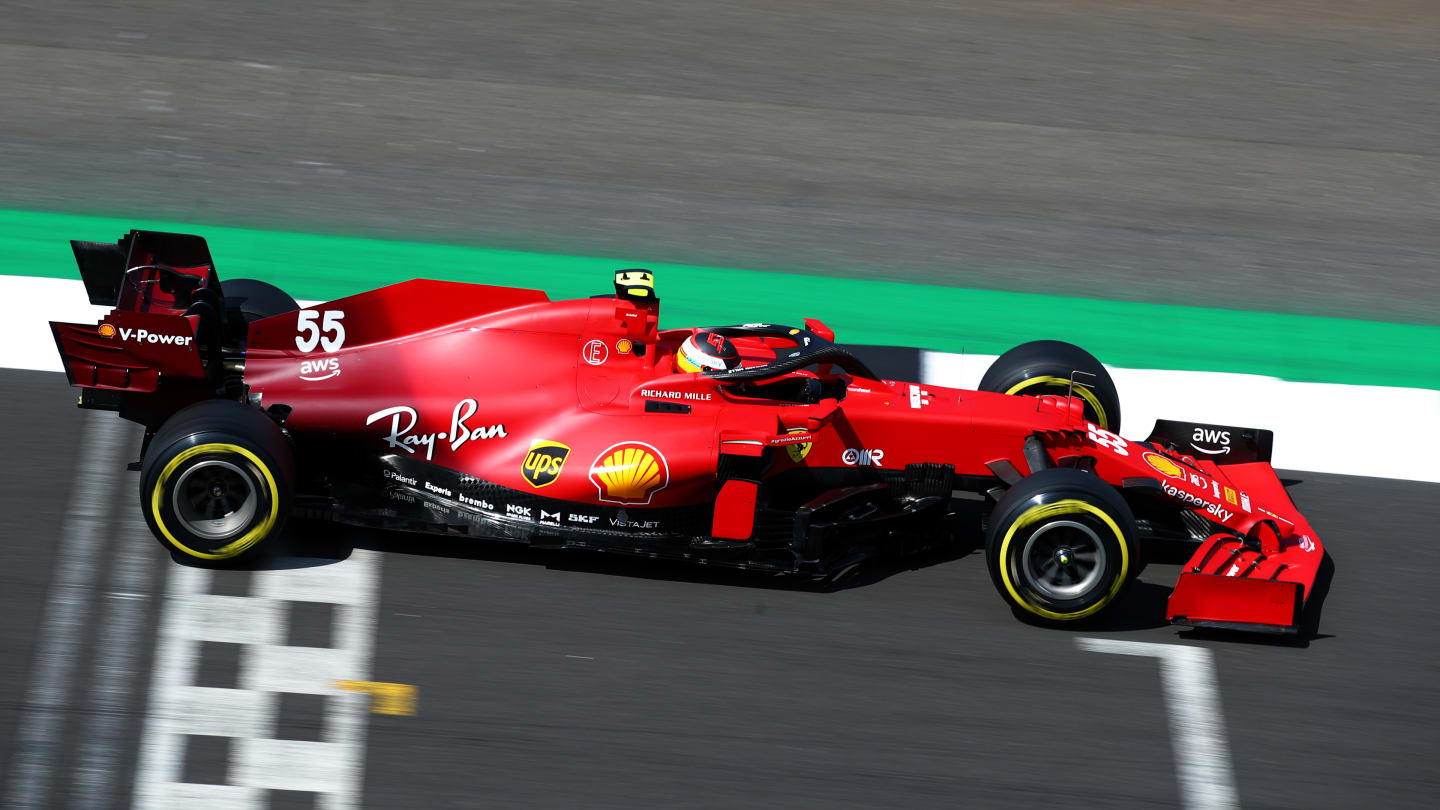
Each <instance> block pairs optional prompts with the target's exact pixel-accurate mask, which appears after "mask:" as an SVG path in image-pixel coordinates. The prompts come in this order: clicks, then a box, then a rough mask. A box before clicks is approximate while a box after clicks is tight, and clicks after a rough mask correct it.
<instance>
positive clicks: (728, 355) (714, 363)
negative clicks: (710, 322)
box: [675, 329, 740, 372]
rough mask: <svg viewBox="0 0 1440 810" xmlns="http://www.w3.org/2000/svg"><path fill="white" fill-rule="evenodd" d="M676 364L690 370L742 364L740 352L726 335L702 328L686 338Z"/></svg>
mask: <svg viewBox="0 0 1440 810" xmlns="http://www.w3.org/2000/svg"><path fill="white" fill-rule="evenodd" d="M675 365H676V366H679V368H680V370H681V371H689V372H696V371H706V370H719V369H726V368H735V367H736V366H738V365H740V352H739V350H737V349H736V348H735V344H734V343H731V342H730V340H729V338H726V337H725V336H724V335H717V334H715V333H714V332H708V331H706V330H704V329H701V330H699V331H697V332H696V333H695V334H693V335H691V336H690V337H688V338H685V342H684V343H682V344H681V345H680V351H679V352H678V353H676V355H675Z"/></svg>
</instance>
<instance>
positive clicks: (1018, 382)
mask: <svg viewBox="0 0 1440 810" xmlns="http://www.w3.org/2000/svg"><path fill="white" fill-rule="evenodd" d="M1076 371H1079V372H1083V374H1082V375H1080V376H1077V377H1076V378H1075V386H1074V389H1073V390H1074V394H1075V396H1077V397H1079V398H1080V400H1081V401H1082V402H1083V403H1084V404H1085V418H1086V419H1089V420H1090V421H1092V422H1094V423H1095V424H1097V425H1099V426H1100V427H1102V428H1105V429H1106V430H1109V431H1112V432H1115V433H1119V432H1120V393H1119V392H1118V391H1116V390H1115V382H1114V381H1113V380H1111V379H1110V373H1109V372H1107V371H1106V370H1105V366H1103V365H1101V364H1100V361H1099V360H1096V359H1095V357H1094V355H1092V354H1090V353H1089V352H1087V351H1085V350H1084V349H1082V348H1080V347H1079V346H1076V345H1075V344H1073V343H1065V342H1063V341H1059V340H1034V341H1031V342H1029V343H1022V344H1020V345H1019V346H1016V347H1015V348H1013V349H1011V350H1010V351H1008V352H1005V353H1004V354H1002V355H1000V356H999V357H997V358H995V362H993V363H991V364H990V368H988V369H986V371H985V376H984V377H981V378H980V385H979V389H980V390H981V391H994V392H996V393H999V394H1019V395H1023V396H1039V395H1041V394H1053V395H1057V396H1062V397H1063V396H1065V394H1066V393H1067V392H1069V391H1071V386H1070V375H1071V374H1073V373H1074V372H1076Z"/></svg>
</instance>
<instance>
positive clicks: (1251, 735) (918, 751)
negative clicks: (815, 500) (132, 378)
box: [0, 371, 1440, 808]
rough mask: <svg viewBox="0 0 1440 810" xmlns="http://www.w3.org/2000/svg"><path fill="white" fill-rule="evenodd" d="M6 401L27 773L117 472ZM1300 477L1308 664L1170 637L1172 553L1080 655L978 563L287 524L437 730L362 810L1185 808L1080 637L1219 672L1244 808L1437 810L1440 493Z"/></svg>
mask: <svg viewBox="0 0 1440 810" xmlns="http://www.w3.org/2000/svg"><path fill="white" fill-rule="evenodd" d="M0 390H4V391H5V392H6V406H5V412H6V421H7V422H8V423H9V424H11V425H15V426H21V427H23V429H19V428H18V427H17V429H15V430H13V431H12V432H11V433H10V434H9V435H8V437H7V440H6V441H7V457H8V459H9V460H8V462H7V465H6V476H5V483H4V487H3V490H0V491H3V496H0V497H3V501H0V531H3V536H4V537H5V546H6V564H5V566H4V567H3V568H0V686H3V687H4V697H3V699H0V762H7V763H8V762H11V761H12V754H13V753H14V752H13V746H14V744H15V739H16V724H17V722H18V720H19V717H20V714H21V712H22V710H24V709H25V707H24V705H23V700H22V699H21V695H22V694H23V690H24V689H25V686H26V683H27V679H28V678H29V676H30V669H31V667H32V665H33V662H34V654H35V651H36V648H37V645H38V644H39V642H40V639H38V638H37V635H36V634H37V630H38V625H39V623H40V616H39V613H40V606H41V605H42V604H43V603H44V601H45V599H46V596H47V594H48V593H49V591H50V589H51V588H52V587H53V586H52V578H53V576H55V569H56V565H57V562H58V561H57V559H56V552H55V549H56V547H57V544H58V543H59V542H61V538H60V537H59V536H58V534H59V532H60V526H61V522H62V519H63V517H64V515H63V512H64V511H65V503H66V500H67V498H68V497H69V496H70V494H71V490H72V487H73V484H72V482H73V481H74V479H75V475H76V465H77V464H82V465H83V464H84V463H85V460H87V459H88V458H89V457H90V455H89V454H88V453H87V452H86V448H84V447H80V446H78V442H79V441H80V438H79V437H80V435H81V430H80V426H81V419H82V412H80V411H79V410H77V409H74V408H71V407H68V405H69V403H70V402H71V401H73V400H71V398H70V393H69V391H68V390H67V388H66V387H65V383H64V378H63V377H62V376H60V375H58V374H50V373H45V372H17V371H5V372H0ZM132 433H133V431H132ZM135 438H137V437H135V436H131V440H132V441H133V440H134V439H135ZM132 448H133V445H132ZM134 475H135V474H134V473H128V474H122V475H120V476H118V477H117V479H118V480H116V483H115V484H114V486H116V487H118V491H117V493H115V495H114V497H115V498H116V499H117V500H116V504H117V506H116V508H115V510H114V515H113V519H112V520H111V521H109V530H108V531H107V532H106V543H107V546H106V549H107V550H106V551H105V552H104V555H105V556H104V559H105V560H106V561H108V560H110V559H111V558H113V556H114V555H115V554H116V552H117V550H118V549H119V548H120V547H121V544H123V543H141V544H145V547H146V548H147V549H151V546H152V545H153V541H151V540H150V539H149V538H148V537H146V536H144V535H143V531H142V532H139V533H136V532H133V531H132V529H133V527H134V526H135V525H136V524H138V523H139V515H138V510H137V509H136V506H135V504H134V502H133V498H134V495H133V492H134V489H133V488H134V486H135V482H134ZM1294 475H1295V477H1297V478H1303V480H1302V481H1300V482H1298V483H1296V484H1294V485H1293V486H1292V488H1291V493H1292V496H1293V497H1294V498H1295V499H1296V501H1297V503H1298V504H1299V506H1300V507H1301V509H1303V510H1304V511H1305V512H1306V514H1307V515H1309V516H1310V517H1311V519H1312V522H1313V524H1314V525H1315V527H1316V529H1317V530H1318V532H1319V533H1320V534H1321V536H1322V537H1323V538H1324V540H1325V542H1326V544H1327V548H1328V549H1329V552H1330V555H1331V558H1332V560H1333V563H1334V565H1333V577H1326V576H1323V575H1322V585H1321V588H1320V591H1318V592H1317V597H1316V598H1317V600H1318V601H1317V602H1316V603H1315V604H1314V605H1312V609H1311V610H1310V611H1309V613H1308V615H1307V620H1306V624H1307V629H1306V632H1305V633H1304V634H1303V635H1302V636H1301V638H1300V639H1298V640H1297V641H1295V642H1293V643H1288V644H1287V643H1274V642H1272V641H1268V640H1254V639H1250V638H1248V637H1234V636H1227V635H1221V636H1214V635H1204V634H1198V633H1194V632H1186V631H1181V630H1180V629H1178V628H1174V627H1170V626H1165V625H1162V624H1160V616H1161V612H1162V610H1163V604H1164V598H1165V596H1166V594H1167V593H1168V589H1169V585H1170V583H1171V582H1172V581H1173V578H1174V576H1175V575H1176V573H1177V570H1178V562H1179V558H1178V556H1177V555H1176V554H1175V553H1174V551H1173V550H1167V549H1153V550H1152V551H1151V552H1150V554H1149V556H1150V558H1151V561H1150V565H1149V567H1148V568H1147V569H1146V570H1145V572H1144V574H1143V575H1142V579H1141V581H1140V583H1139V584H1138V586H1137V587H1136V588H1134V590H1133V591H1131V592H1130V593H1129V595H1128V596H1127V597H1126V598H1125V599H1124V601H1123V602H1122V603H1121V604H1119V605H1118V607H1117V608H1116V610H1115V612H1114V614H1113V615H1112V616H1111V618H1109V619H1108V620H1106V621H1104V622H1103V623H1101V624H1098V625H1093V626H1090V627H1085V628H1080V629H1078V630H1076V631H1056V630H1046V629H1040V628H1035V627H1031V626H1027V625H1025V624H1021V623H1019V622H1017V621H1016V620H1015V618H1014V617H1013V616H1012V615H1011V613H1010V611H1009V610H1008V609H1006V608H1005V607H1004V605H1003V604H1002V603H1001V601H1000V599H999V597H998V596H997V595H996V594H995V592H994V590H993V589H992V587H991V584H990V582H989V579H988V577H987V575H986V573H985V569H984V564H983V559H982V556H981V555H980V554H979V552H977V551H974V550H972V549H970V548H969V547H968V546H967V544H966V543H965V542H964V541H963V540H962V543H961V545H960V546H959V548H958V551H957V553H956V554H954V555H950V556H952V557H954V558H953V559H933V560H932V559H926V560H917V561H915V565H913V566H909V565H907V566H900V567H888V568H887V567H882V568H878V569H875V570H873V571H871V572H869V573H867V574H866V575H864V576H863V577H862V579H861V581H860V583H859V584H857V585H856V586H854V587H850V588H848V589H843V590H840V591H836V592H824V591H819V590H815V589H811V588H807V587H798V586H796V585H793V584H787V583H786V582H783V581H779V582H777V581H775V580H773V579H771V578H768V577H756V576H754V575H750V574H743V573H729V572H719V571H712V570H707V569H700V568H696V567H688V566H679V565H668V564H659V563H656V562H653V561H649V560H636V559H630V558H616V557H608V556H605V555H587V554H555V553H542V552H537V551H532V550H530V549H527V548H521V547H513V546H508V545H503V544H489V543H484V542H469V543H466V542H454V541H441V540H429V539H425V538H421V537H416V536H412V535H404V534H393V533H382V532H368V531H359V530H350V529H336V528H332V527H330V526H327V525H316V524H308V523H297V524H293V525H292V526H291V528H290V529H289V530H287V534H288V538H287V540H286V545H287V549H286V552H285V553H286V554H289V555H301V556H304V557H308V558H310V559H306V560H303V561H302V562H303V563H304V564H311V565H324V564H327V563H328V562H330V561H332V560H334V559H340V558H344V557H345V556H347V555H348V554H350V553H352V550H353V549H355V548H366V549H376V550H378V551H380V553H381V560H382V562H381V571H382V573H381V587H380V599H379V612H378V614H379V618H378V637H377V639H376V646H375V659H374V664H373V672H374V677H375V678H377V679H378V680H383V681H391V682H399V683H407V684H412V685H415V686H416V687H417V688H418V690H419V707H420V708H419V712H418V714H417V715H415V716H412V717H389V716H382V715H371V716H370V723H369V733H368V738H367V752H366V758H365V762H366V768H365V774H364V806H365V807H370V808H398V807H417V806H424V807H427V808H430V807H433V808H442V807H456V808H461V807H465V808H469V807H537V808H541V807H547V808H548V807H576V806H585V807H599V808H611V807H613V808H633V807H717V808H718V807H776V808H782V807H783V808H794V807H856V808H859V807H866V808H873V807H956V806H964V807H1006V808H1011V807H1016V806H1021V807H1028V806H1042V805H1044V806H1107V807H1157V806H1175V805H1177V804H1178V803H1179V800H1180V799H1179V792H1178V788H1177V784H1176V775H1175V774H1176V763H1175V760H1174V757H1173V756H1172V754H1171V746H1170V737H1169V733H1168V730H1167V720H1166V706H1165V697H1164V693H1163V690H1162V688H1161V681H1160V678H1159V675H1158V668H1157V665H1156V662H1155V660H1154V659H1149V658H1135V657H1130V656H1113V655H1101V654H1096V653H1091V652H1082V651H1080V650H1079V649H1078V648H1077V645H1076V639H1077V638H1081V637H1099V638H1113V639H1123V640H1129V641H1153V642H1163V643H1167V644H1181V645H1198V646H1203V647H1207V648H1210V649H1211V650H1212V651H1213V652H1214V655H1215V661H1216V669H1217V673H1218V679H1219V684H1220V700H1221V703H1222V705H1223V712H1224V720H1225V723H1226V725H1227V727H1228V739H1229V741H1230V746H1231V753H1232V757H1233V764H1234V773H1235V780H1236V784H1237V787H1238V790H1239V794H1240V798H1241V801H1242V803H1243V805H1244V806H1245V807H1249V808H1261V807H1305V808H1321V807H1336V808H1348V807H1356V806H1361V805H1362V804H1363V805H1368V806H1375V807H1397V808H1398V807H1426V806H1433V800H1434V796H1435V795H1436V791H1437V790H1440V775H1437V773H1436V771H1435V769H1434V768H1433V767H1432V766H1433V751H1434V750H1436V747H1437V744H1440V732H1437V728H1440V724H1437V722H1436V721H1437V719H1440V698H1437V697H1436V693H1435V690H1434V684H1433V674H1434V672H1435V671H1436V669H1437V667H1440V648H1437V646H1436V645H1435V644H1433V643H1430V641H1429V640H1428V639H1429V638H1430V637H1431V635H1432V630H1433V628H1434V627H1435V626H1436V622H1437V621H1440V608H1437V605H1436V601H1435V600H1434V599H1433V598H1432V596H1433V594H1432V590H1433V588H1432V584H1433V571H1435V570H1436V569H1437V567H1440V547H1437V546H1436V544H1435V543H1434V542H1433V539H1434V529H1433V526H1434V525H1435V522H1436V517H1437V515H1436V508H1437V507H1436V502H1437V497H1436V496H1437V495H1440V489H1437V487H1436V486H1434V485H1428V484H1413V483H1403V482H1393V481H1384V480H1376V479H1363V478H1347V477H1342V476H1331V475H1311V474H1304V475H1299V474H1294ZM145 559H146V566H145V575H144V580H145V581H146V582H147V583H148V587H147V588H146V589H145V590H144V593H145V594H146V595H148V597H149V598H148V599H146V600H145V602H144V604H145V607H144V608H143V615H145V616H146V624H145V629H144V631H143V633H141V635H140V636H139V638H138V639H137V641H136V643H137V647H138V649H137V650H136V654H137V656H138V661H137V666H138V672H139V673H140V674H139V676H138V677H136V678H134V679H132V680H130V681H128V687H127V694H126V696H125V698H124V700H123V701H122V702H121V703H120V704H119V707H117V708H116V709H115V710H114V711H112V713H113V714H115V715H116V716H118V717H120V718H121V723H120V728H121V729H122V730H123V733H122V737H123V741H124V745H123V747H122V749H121V751H120V754H119V760H118V761H119V763H120V766H121V771H120V773H119V775H118V777H117V783H118V784H117V790H116V793H115V795H114V796H113V797H111V801H110V802H109V803H108V804H107V803H101V805H100V806H114V807H123V806H128V805H127V801H128V795H129V794H128V791H129V787H130V781H129V780H130V779H132V778H133V777H132V776H131V775H130V774H131V773H132V770H131V769H133V767H134V761H135V749H136V747H138V742H139V736H140V718H141V717H142V716H143V714H144V711H145V703H144V700H143V696H144V695H145V694H146V686H147V681H148V677H149V676H148V673H149V668H150V660H151V657H152V655H153V646H154V632H155V629H154V622H155V616H156V612H157V610H158V608H159V603H160V602H161V601H162V599H161V598H160V596H161V595H162V594H163V593H164V580H165V579H166V578H167V577H169V576H172V575H173V571H174V570H175V564H174V563H172V562H171V561H170V560H169V558H168V556H167V555H166V554H165V553H164V552H163V550H161V549H160V548H159V546H158V545H153V549H151V550H150V554H149V555H148V556H147V557H146V558H145ZM294 564H297V563H296V561H294V560H287V559H284V558H277V559H275V560H272V561H271V562H269V563H262V565H294ZM101 570H102V571H103V572H104V573H103V574H102V576H101V578H100V579H99V580H97V581H95V582H94V583H92V584H91V585H90V587H91V588H93V593H92V594H91V596H90V599H91V603H92V604H93V605H94V606H95V612H94V613H93V614H92V615H93V616H94V617H95V622H96V623H98V622H100V621H101V620H103V618H104V617H105V615H106V611H107V610H111V609H113V607H110V606H111V605H113V604H114V603H113V601H111V599H110V597H113V595H114V594H113V592H114V589H115V585H114V581H113V579H112V578H113V577H114V576H115V574H114V572H113V570H112V568H111V566H109V565H108V564H106V565H102V567H101ZM240 576H244V575H243V574H242V575H240ZM1327 580H1328V581H1327ZM95 633H96V630H95V628H94V627H91V628H89V629H88V630H87V636H86V638H87V645H86V647H87V649H88V648H90V647H93V636H94V634H95ZM92 658H93V653H86V654H84V655H83V656H82V657H81V660H79V661H77V662H75V672H76V673H77V674H78V675H79V677H78V679H77V680H76V682H75V683H73V684H71V686H70V690H69V695H70V697H69V701H68V706H66V707H63V708H62V709H60V710H59V711H58V716H59V717H60V722H61V723H62V728H63V734H62V735H61V736H60V737H59V739H60V740H61V745H62V754H61V756H60V757H59V759H58V760H57V763H58V765H57V771H56V772H55V773H54V774H53V778H54V780H55V781H54V784H55V787H56V791H57V792H56V793H55V794H54V795H53V798H54V803H53V805H52V806H56V807H62V806H66V804H65V800H66V799H67V798H69V799H73V798H75V797H74V796H69V797H67V791H68V790H69V788H68V787H67V785H68V784H69V783H70V779H71V778H72V776H73V774H72V772H71V770H70V769H72V768H73V765H74V758H75V753H74V752H75V749H76V747H77V746H78V745H79V743H80V741H81V740H82V739H83V733H82V729H84V728H86V727H87V724H90V723H93V722H94V720H95V716H96V709H94V708H93V706H92V705H91V703H90V702H89V697H88V696H90V695H92V694H93V693H94V692H95V690H96V689H97V687H98V686H100V685H101V684H100V683H99V682H98V680H97V678H98V676H97V675H96V674H95V672H96V668H95V666H94V662H93V660H92ZM195 710H196V711H203V707H198V706H197V707H195ZM298 722H300V723H301V724H302V725H303V724H304V723H305V722H306V721H305V720H304V719H303V718H302V719H300V720H299V721H298ZM311 722H312V724H313V722H316V721H311ZM311 731H312V732H313V731H314V729H313V728H312V729H311ZM206 756H209V757H210V759H208V760H207V759H206V758H205V757H206ZM223 756H224V754H223V751H222V752H221V753H219V754H213V753H212V754H209V755H206V754H204V753H203V752H202V753H200V754H195V755H192V758H195V761H191V762H188V763H187V765H186V768H187V771H186V772H187V773H194V774H198V775H199V776H197V778H198V779H199V780H200V781H206V779H207V777H206V776H205V774H206V773H210V774H223V773H224V767H225V766H224V763H223ZM217 759H218V760H220V761H217ZM212 778H213V777H212ZM222 778H223V777H222ZM296 796H298V797H300V798H301V799H304V798H305V794H295V795H294V796H290V795H288V794H286V795H284V796H283V798H284V799H285V801H281V800H280V799H279V798H277V799H276V802H275V803H274V804H273V805H272V806H275V807H289V806H311V805H310V804H308V803H301V804H291V803H289V800H290V799H293V798H295V797H296Z"/></svg>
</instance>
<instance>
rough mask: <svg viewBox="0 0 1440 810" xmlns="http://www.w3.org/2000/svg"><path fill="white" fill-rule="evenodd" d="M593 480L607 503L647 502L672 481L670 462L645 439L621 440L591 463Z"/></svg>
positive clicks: (591, 477)
mask: <svg viewBox="0 0 1440 810" xmlns="http://www.w3.org/2000/svg"><path fill="white" fill-rule="evenodd" d="M590 483H592V484H594V485H595V488H596V489H598V490H600V496H599V497H600V500H601V501H604V502H605V503H622V504H637V505H644V504H647V503H650V496H652V495H654V494H655V493H656V492H659V491H660V490H662V489H664V488H665V485H666V484H668V483H670V465H669V464H667V463H666V462H665V456H663V455H661V453H660V451H659V450H656V449H655V448H654V447H651V446H650V445H648V444H645V443H644V442H620V443H619V444H615V445H611V446H610V447H609V448H608V449H606V450H605V451H604V452H603V453H601V454H600V455H599V456H598V457H596V459H595V461H594V462H592V463H591V464H590Z"/></svg>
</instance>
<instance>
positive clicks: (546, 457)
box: [520, 442, 570, 489]
mask: <svg viewBox="0 0 1440 810" xmlns="http://www.w3.org/2000/svg"><path fill="white" fill-rule="evenodd" d="M569 455H570V447H569V446H568V445H564V444H561V443H559V442H536V443H535V444H534V445H532V446H531V447H530V452H528V453H526V454H525V463H524V464H522V465H521V467H520V474H521V475H523V476H525V480H526V481H529V482H530V486H532V487H535V488H536V489H539V488H540V487H544V486H549V485H551V484H553V483H555V479H556V478H559V477H560V471H561V470H563V469H565V459H566V457H568V456H569Z"/></svg>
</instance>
